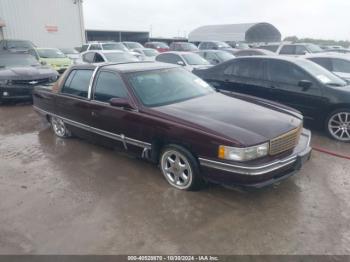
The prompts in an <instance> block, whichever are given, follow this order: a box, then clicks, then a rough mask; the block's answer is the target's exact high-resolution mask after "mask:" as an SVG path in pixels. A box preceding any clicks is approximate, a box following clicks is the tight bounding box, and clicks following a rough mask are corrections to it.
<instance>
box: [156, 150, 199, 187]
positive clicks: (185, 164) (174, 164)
mask: <svg viewBox="0 0 350 262" xmlns="http://www.w3.org/2000/svg"><path fill="white" fill-rule="evenodd" d="M161 169H162V172H163V174H164V176H165V178H166V179H167V181H168V182H169V183H170V184H171V185H172V186H174V187H176V188H178V189H187V188H188V187H190V186H191V183H192V180H193V173H192V169H191V165H190V164H189V161H188V159H187V158H186V157H185V156H184V155H183V154H181V153H180V152H178V151H176V150H168V151H165V152H164V153H163V155H162V159H161Z"/></svg>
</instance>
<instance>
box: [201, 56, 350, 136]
mask: <svg viewBox="0 0 350 262" xmlns="http://www.w3.org/2000/svg"><path fill="white" fill-rule="evenodd" d="M194 72H195V73H196V74H197V75H199V76H200V77H202V78H203V79H204V80H206V81H207V82H209V83H211V84H212V85H213V86H214V87H215V88H218V89H220V90H224V91H225V92H239V93H244V94H249V95H253V96H257V97H261V98H265V99H269V100H273V101H277V102H280V103H282V104H285V105H288V106H290V107H293V108H296V109H297V110H299V111H301V112H302V113H303V114H304V116H305V118H307V119H309V120H313V121H316V122H317V123H319V124H321V125H322V126H324V127H325V130H326V131H327V132H328V134H329V135H330V136H331V137H333V138H334V139H336V140H339V141H345V142H349V141H350V122H349V120H350V86H347V84H346V82H345V81H344V80H342V79H340V78H339V77H337V76H336V75H334V74H332V73H331V72H329V71H328V70H326V69H324V68H323V67H321V66H319V65H317V64H315V63H313V62H311V61H308V60H306V59H303V58H293V57H281V56H274V57H268V56H251V57H239V58H235V59H232V60H230V61H227V62H225V63H223V64H220V65H218V66H214V67H212V68H209V69H207V70H198V71H194Z"/></svg>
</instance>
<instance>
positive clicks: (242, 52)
mask: <svg viewBox="0 0 350 262" xmlns="http://www.w3.org/2000/svg"><path fill="white" fill-rule="evenodd" d="M256 55H269V56H273V55H276V53H274V52H271V51H269V50H265V49H257V48H249V49H242V50H238V51H237V52H235V56H236V57H239V56H256Z"/></svg>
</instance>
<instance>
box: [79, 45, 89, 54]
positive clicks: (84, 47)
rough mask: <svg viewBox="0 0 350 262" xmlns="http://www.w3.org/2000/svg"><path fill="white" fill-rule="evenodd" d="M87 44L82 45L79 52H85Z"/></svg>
mask: <svg viewBox="0 0 350 262" xmlns="http://www.w3.org/2000/svg"><path fill="white" fill-rule="evenodd" d="M88 47H89V45H83V46H82V48H81V50H80V52H85V51H87V50H88Z"/></svg>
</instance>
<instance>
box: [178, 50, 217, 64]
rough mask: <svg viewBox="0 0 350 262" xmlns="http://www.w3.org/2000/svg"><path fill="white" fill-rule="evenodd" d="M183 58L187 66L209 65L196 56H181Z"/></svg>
mask: <svg viewBox="0 0 350 262" xmlns="http://www.w3.org/2000/svg"><path fill="white" fill-rule="evenodd" d="M182 56H183V58H184V59H185V61H186V63H187V64H189V65H210V63H209V62H208V61H207V60H205V59H204V58H202V57H201V56H200V55H197V54H191V53H189V54H183V55H182Z"/></svg>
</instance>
